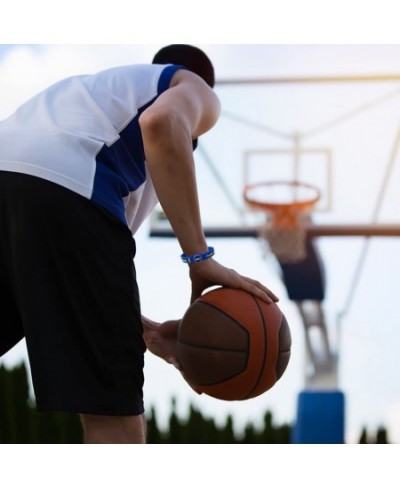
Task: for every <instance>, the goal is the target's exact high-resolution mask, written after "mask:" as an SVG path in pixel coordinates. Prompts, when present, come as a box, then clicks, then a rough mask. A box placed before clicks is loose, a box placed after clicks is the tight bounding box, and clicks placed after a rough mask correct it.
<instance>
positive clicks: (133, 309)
mask: <svg viewBox="0 0 400 488" xmlns="http://www.w3.org/2000/svg"><path fill="white" fill-rule="evenodd" d="M213 85H214V71H213V66H212V64H211V62H210V61H209V59H208V57H207V56H206V55H205V54H204V53H203V52H202V51H201V50H199V49H198V48H195V47H193V46H188V45H170V46H167V47H165V48H163V49H161V50H160V51H159V52H158V53H157V54H156V56H155V58H154V60H153V63H152V64H148V65H131V66H123V67H117V68H112V69H108V70H105V71H103V72H100V73H98V74H95V75H83V76H74V77H71V78H68V79H64V80H62V81H60V82H58V83H55V84H54V85H52V86H50V87H49V88H47V89H46V90H44V91H43V92H41V93H39V94H38V95H36V96H34V97H33V98H32V99H30V100H29V101H27V102H26V103H25V104H23V105H22V106H21V107H20V108H19V109H18V110H17V111H16V112H15V113H14V114H13V115H12V116H11V117H9V118H8V119H6V120H4V121H3V122H1V123H0V222H1V233H0V293H1V299H2V319H1V323H0V356H1V355H3V354H4V353H5V352H7V351H8V350H9V349H10V348H12V347H13V346H14V345H15V344H16V343H17V342H18V341H19V340H21V339H22V338H23V337H25V338H26V344H27V350H28V355H29V361H30V366H31V372H32V379H33V385H34V391H35V397H36V402H37V408H38V410H40V411H50V410H51V411H67V412H75V413H77V414H80V416H81V421H82V425H83V432H84V441H85V442H86V443H143V442H145V421H144V414H143V412H144V409H143V392H142V387H143V363H144V360H143V357H144V352H145V349H146V343H147V346H148V348H149V349H150V351H152V352H153V353H154V354H157V355H158V356H160V357H162V358H164V359H166V360H167V361H169V362H171V363H174V364H175V365H176V366H178V367H179V365H178V364H177V363H176V356H175V348H174V343H175V341H176V331H177V326H178V322H176V321H175V322H174V321H173V322H166V323H165V324H156V323H154V322H152V321H150V320H148V319H145V318H143V322H142V319H141V313H140V304H139V294H138V290H137V284H136V276H135V268H134V263H133V259H134V256H135V241H134V237H133V236H134V235H135V233H136V231H137V229H138V228H139V227H140V225H141V224H142V222H143V221H144V220H145V218H146V217H147V216H148V215H149V213H150V212H151V211H152V209H153V208H154V206H155V205H156V203H157V202H158V201H159V202H160V203H161V205H162V207H163V209H164V211H165V213H166V215H167V217H168V219H169V221H170V222H171V225H172V227H173V229H174V232H175V234H176V236H177V239H178V241H179V243H180V246H181V248H182V252H183V255H182V259H183V261H184V262H185V263H187V264H188V266H189V276H190V280H191V287H192V288H191V289H192V300H194V299H196V298H197V297H198V296H199V295H200V294H201V293H202V291H203V290H205V289H206V288H208V287H210V286H211V285H225V286H228V287H233V288H241V289H244V290H247V291H249V292H251V293H253V294H255V295H257V296H258V297H260V298H262V299H264V300H266V301H267V302H268V301H271V300H274V301H275V300H277V298H276V297H275V296H274V295H273V293H272V292H270V291H269V290H268V289H267V288H265V287H264V286H263V285H261V284H260V283H258V282H256V281H254V280H252V279H250V278H247V277H243V276H241V275H239V274H238V273H237V272H235V271H233V270H230V269H227V268H225V267H224V266H222V265H221V264H219V263H218V262H217V261H216V260H215V259H213V254H214V250H213V249H212V248H210V247H208V245H207V242H206V240H205V237H204V234H203V231H202V224H201V218H200V212H199V205H198V198H197V193H196V181H195V172H194V161H193V154H192V152H193V148H194V147H195V146H196V143H197V138H198V137H199V136H200V135H202V134H203V133H205V132H207V131H208V130H210V129H211V128H212V127H213V125H214V124H215V123H216V121H217V119H218V116H219V110H220V106H219V101H218V99H217V96H216V95H215V93H214V91H213V90H212V87H213ZM165 259H170V257H169V256H165ZM178 259H179V256H178ZM143 326H144V327H143ZM143 329H144V331H143ZM143 332H144V333H143Z"/></svg>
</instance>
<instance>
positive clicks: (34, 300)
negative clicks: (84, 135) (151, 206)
mask: <svg viewBox="0 0 400 488" xmlns="http://www.w3.org/2000/svg"><path fill="white" fill-rule="evenodd" d="M0 229H1V231H0V298H1V315H0V356H1V355H2V354H4V353H5V352H6V351H7V350H8V349H10V348H11V347H12V346H13V345H14V344H16V343H17V342H18V341H19V340H20V339H22V338H23V337H25V338H26V344H27V350H28V356H29V363H30V367H31V373H32V380H33V386H34V393H35V398H36V405H37V408H38V410H42V411H48V410H52V411H65V412H75V413H87V414H97V415H139V414H142V413H143V364H144V352H145V344H144V341H143V337H142V336H143V329H142V322H141V314H140V304H139V293H138V288H137V284H136V273H135V268H134V263H133V258H134V255H135V242H134V239H133V237H132V235H131V232H130V231H129V229H128V228H127V227H126V226H124V224H123V223H121V222H119V221H118V220H117V219H116V218H114V217H113V216H112V215H110V214H109V213H107V212H106V211H103V210H102V209H100V208H99V207H96V206H95V205H93V204H92V203H91V202H90V201H89V200H87V199H86V198H84V197H81V196H79V195H77V194H75V193H73V192H71V191H69V190H67V189H65V188H63V187H61V186H59V185H56V184H53V183H50V182H48V181H45V180H42V179H39V178H35V177H32V176H27V175H21V174H17V173H9V172H0Z"/></svg>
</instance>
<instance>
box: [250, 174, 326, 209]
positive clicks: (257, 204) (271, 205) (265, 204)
mask: <svg viewBox="0 0 400 488" xmlns="http://www.w3.org/2000/svg"><path fill="white" fill-rule="evenodd" d="M277 185H286V186H290V187H293V189H296V188H303V189H304V188H305V189H307V190H312V191H313V192H314V193H315V196H314V197H312V198H306V199H299V200H293V201H292V202H287V203H276V202H269V201H268V200H264V201H261V200H257V199H254V198H251V197H250V196H249V193H250V192H251V191H252V190H254V189H257V188H262V187H272V186H277ZM243 197H244V200H245V202H246V203H247V205H249V206H250V207H253V208H256V209H258V210H262V211H264V212H273V213H281V212H287V211H289V210H290V211H293V210H294V211H295V212H297V213H301V212H306V211H308V210H309V209H311V208H312V207H313V206H314V205H315V204H316V203H317V202H318V200H319V199H320V198H321V193H320V191H319V189H318V188H317V187H316V186H314V185H311V184H309V183H303V182H301V181H270V182H261V183H253V184H249V185H246V186H245V187H244V192H243Z"/></svg>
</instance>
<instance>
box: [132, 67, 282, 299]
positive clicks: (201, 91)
mask: <svg viewBox="0 0 400 488" xmlns="http://www.w3.org/2000/svg"><path fill="white" fill-rule="evenodd" d="M219 110H220V105H219V101H218V98H217V97H216V95H215V93H214V92H213V90H211V89H210V88H209V87H208V86H207V85H206V83H204V82H203V81H202V80H201V79H200V78H199V77H197V76H196V75H194V74H192V73H190V72H186V71H179V72H178V73H177V74H176V75H175V77H174V79H173V83H172V86H171V88H170V89H168V90H167V91H166V92H165V93H163V94H162V95H161V96H160V97H159V98H158V99H157V100H156V102H155V103H154V104H153V105H151V106H150V107H149V108H148V109H147V110H146V111H145V112H144V113H143V114H142V116H141V118H140V127H141V131H142V137H143V144H144V151H145V155H146V161H147V165H148V168H149V171H150V174H151V177H152V180H153V183H154V187H155V189H156V192H157V195H158V198H159V201H160V204H161V206H162V208H163V210H164V212H165V214H166V215H167V217H168V219H169V221H170V223H171V225H172V228H173V230H174V232H175V235H176V237H177V239H178V241H179V243H180V245H181V248H182V250H183V252H184V253H185V254H187V255H193V254H197V253H203V252H206V251H207V244H206V239H205V236H204V232H203V228H202V222H201V216H200V209H199V202H198V194H197V185H196V174H195V167H194V159H193V151H192V140H193V139H194V138H196V137H198V136H199V135H201V134H203V133H204V132H207V131H208V130H209V129H211V127H212V126H213V125H214V124H215V123H216V121H217V119H218V116H219ZM190 278H191V281H192V301H193V300H195V299H196V298H197V297H198V296H200V295H201V293H202V291H203V290H205V289H206V288H208V287H210V286H212V285H223V286H227V287H231V288H241V289H244V290H246V291H248V292H250V293H253V294H255V295H257V296H258V297H260V298H261V299H263V300H265V301H267V302H270V301H272V300H277V297H276V296H275V295H274V294H273V293H272V292H270V291H269V290H268V289H267V288H266V287H265V286H263V285H261V284H260V283H259V282H257V281H255V280H251V279H250V278H246V277H243V276H241V275H239V274H238V273H237V272H235V271H233V270H230V269H228V268H226V267H224V266H222V265H220V264H219V263H217V261H215V260H214V259H209V260H207V261H203V262H200V263H196V264H192V265H190Z"/></svg>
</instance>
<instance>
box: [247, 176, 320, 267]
mask: <svg viewBox="0 0 400 488" xmlns="http://www.w3.org/2000/svg"><path fill="white" fill-rule="evenodd" d="M320 196H321V195H320V191H319V189H318V188H317V187H315V186H313V185H310V184H307V183H302V182H299V181H273V182H263V183H254V184H250V185H246V186H245V188H244V200H245V202H246V204H247V205H248V206H249V207H250V208H253V209H254V210H260V211H262V212H264V213H265V214H266V217H267V218H266V221H265V223H264V224H263V225H261V227H260V229H259V235H260V237H261V238H262V239H265V240H267V241H268V244H269V247H270V249H271V251H272V252H273V253H274V254H275V256H276V257H277V259H278V260H279V261H281V262H283V263H294V262H298V261H302V260H303V259H305V257H306V246H305V243H306V226H307V224H308V222H309V221H310V214H311V211H312V209H313V208H314V206H315V204H316V203H317V202H318V200H319V199H320Z"/></svg>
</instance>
